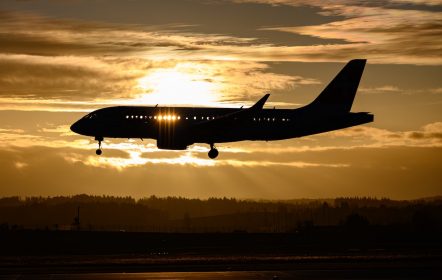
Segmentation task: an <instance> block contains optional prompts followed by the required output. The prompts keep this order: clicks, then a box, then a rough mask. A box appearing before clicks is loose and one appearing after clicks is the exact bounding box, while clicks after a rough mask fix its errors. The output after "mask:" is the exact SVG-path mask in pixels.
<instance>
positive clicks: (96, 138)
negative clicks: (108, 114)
mask: <svg viewBox="0 0 442 280" xmlns="http://www.w3.org/2000/svg"><path fill="white" fill-rule="evenodd" d="M95 141H98V149H97V150H96V151H95V153H96V154H97V156H99V155H101V154H102V153H103V151H102V150H101V141H103V137H100V136H96V137H95Z"/></svg>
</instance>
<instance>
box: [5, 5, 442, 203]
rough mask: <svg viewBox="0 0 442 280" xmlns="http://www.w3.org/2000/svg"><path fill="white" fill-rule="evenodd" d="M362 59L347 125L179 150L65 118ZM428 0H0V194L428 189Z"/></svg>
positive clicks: (432, 179) (197, 102)
mask: <svg viewBox="0 0 442 280" xmlns="http://www.w3.org/2000/svg"><path fill="white" fill-rule="evenodd" d="M354 58H365V59H367V60H368V62H367V65H366V68H365V72H364V74H363V76H362V80H361V83H360V87H359V90H358V93H357V96H356V99H355V102H354V104H353V107H352V111H355V112H358V111H362V112H371V113H373V114H374V115H375V121H374V122H373V123H370V124H366V125H363V126H358V127H353V128H348V129H343V130H339V131H334V132H329V133H324V134H319V135H313V136H309V137H304V138H298V139H290V140H282V141H271V142H252V141H250V142H249V141H247V142H235V143H225V144H218V145H217V147H218V149H219V151H220V156H219V157H218V158H217V159H216V160H210V159H208V158H207V152H208V149H209V147H208V146H207V145H204V144H194V145H192V146H191V147H189V149H188V150H187V151H167V150H159V149H157V148H156V142H155V141H154V140H148V139H144V141H142V140H140V139H130V140H127V139H112V140H111V139H105V141H104V143H103V150H104V152H103V155H102V156H100V157H98V156H96V155H95V149H96V148H97V143H96V142H95V141H94V139H92V138H88V137H85V136H81V135H76V134H74V133H72V132H71V131H70V130H69V126H70V125H71V124H72V123H73V122H75V121H76V120H77V119H79V118H81V117H82V116H83V115H85V114H86V113H88V112H90V111H92V110H95V109H98V108H101V107H106V106H114V105H145V106H154V105H156V104H159V105H160V106H161V105H165V106H168V105H177V106H208V107H214V106H218V107H233V108H239V107H241V106H246V107H247V106H250V105H252V104H253V103H254V102H256V101H257V100H258V99H259V98H260V97H262V96H263V95H264V94H265V93H267V92H269V93H271V96H270V98H269V100H268V102H267V104H266V106H267V107H269V108H270V107H273V106H275V107H276V108H298V107H301V106H303V105H305V104H308V103H309V102H311V101H312V100H313V99H314V98H315V97H316V96H317V95H318V94H319V93H320V92H321V90H322V89H323V88H324V87H325V86H326V85H327V83H328V82H329V81H330V80H331V79H332V78H333V77H334V76H335V75H336V74H337V73H338V72H339V70H340V69H341V68H342V67H343V65H345V63H346V62H347V61H349V60H350V59H354ZM441 65H442V1H440V0H389V1H388V0H378V1H358V0H335V1H327V0H325V1H315V0H309V1H303V0H299V1H289V0H194V1H191V0H162V1H154V0H152V1H143V0H130V1H129V0H128V1H116V0H107V1H104V0H78V1H74V0H60V1H49V0H48V1H43V0H41V1H39V0H27V1H25V0H21V1H11V0H3V1H1V2H0V178H1V179H0V196H12V195H18V196H56V195H74V194H79V193H86V194H91V195H117V196H133V197H136V198H140V197H146V196H151V195H157V196H184V197H198V198H208V197H236V198H243V199H293V198H334V197H349V196H369V197H378V198H381V197H388V198H393V199H415V198H422V197H429V196H436V195H442V110H441V109H442V66H441Z"/></svg>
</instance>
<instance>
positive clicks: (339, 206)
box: [0, 195, 442, 232]
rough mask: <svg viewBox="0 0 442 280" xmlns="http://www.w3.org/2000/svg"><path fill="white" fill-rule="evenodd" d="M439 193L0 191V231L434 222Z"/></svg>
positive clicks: (284, 228) (422, 225) (438, 219)
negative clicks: (256, 196)
mask: <svg viewBox="0 0 442 280" xmlns="http://www.w3.org/2000/svg"><path fill="white" fill-rule="evenodd" d="M441 214H442V197H434V198H428V199H421V200H409V201H404V200H401V201H398V200H390V199H376V198H366V197H363V198H336V199H299V200H286V201H267V200H259V201H257V200H238V199H234V198H209V199H206V200H202V199H189V198H182V197H165V198H159V197H156V196H151V197H148V198H142V199H138V200H136V199H134V198H131V197H113V196H90V195H76V196H59V197H27V198H20V197H5V198H0V230H2V231H10V230H22V229H38V230H82V231H103V230H106V231H108V230H111V231H146V232H296V231H299V230H302V229H305V228H311V227H323V228H324V227H350V228H351V227H358V228H364V227H376V226H401V227H409V228H418V229H426V228H428V229H437V230H440V229H441V228H442V215H441Z"/></svg>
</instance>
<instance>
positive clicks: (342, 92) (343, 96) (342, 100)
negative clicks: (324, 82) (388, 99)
mask: <svg viewBox="0 0 442 280" xmlns="http://www.w3.org/2000/svg"><path fill="white" fill-rule="evenodd" d="M366 61H367V60H366V59H354V60H351V61H349V62H348V63H347V65H345V66H344V68H343V69H342V70H341V72H339V74H338V75H336V77H335V78H334V79H333V80H332V81H331V82H330V83H329V84H328V86H327V87H326V88H325V89H324V90H323V91H322V92H321V94H320V95H319V96H318V97H317V98H316V99H315V100H314V101H313V102H312V103H310V104H309V105H308V107H309V108H315V109H317V110H320V111H323V112H329V113H348V112H350V110H351V105H352V104H353V100H354V98H355V94H356V91H357V89H358V86H359V81H360V80H361V76H362V72H364V67H365V63H366Z"/></svg>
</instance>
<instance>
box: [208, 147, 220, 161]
mask: <svg viewBox="0 0 442 280" xmlns="http://www.w3.org/2000/svg"><path fill="white" fill-rule="evenodd" d="M218 154H219V153H218V149H217V148H215V145H214V144H210V151H209V158H211V159H215V158H216V157H217V156H218Z"/></svg>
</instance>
